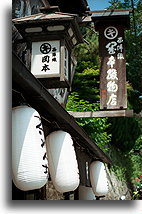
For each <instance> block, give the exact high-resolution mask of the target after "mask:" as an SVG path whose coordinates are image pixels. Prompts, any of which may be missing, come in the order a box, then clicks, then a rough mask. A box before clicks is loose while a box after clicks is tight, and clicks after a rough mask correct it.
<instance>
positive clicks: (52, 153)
mask: <svg viewBox="0 0 142 214" xmlns="http://www.w3.org/2000/svg"><path fill="white" fill-rule="evenodd" d="M46 145H47V154H48V163H49V172H50V175H51V179H52V181H53V184H54V186H55V188H56V190H57V191H58V192H61V193H63V192H69V191H74V190H75V189H76V188H77V187H78V185H79V182H80V180H79V170H78V163H77V159H76V153H75V150H74V146H73V140H72V138H71V136H70V135H69V134H68V133H67V132H64V131H61V130H59V131H55V132H52V133H50V134H49V135H48V137H47V138H46Z"/></svg>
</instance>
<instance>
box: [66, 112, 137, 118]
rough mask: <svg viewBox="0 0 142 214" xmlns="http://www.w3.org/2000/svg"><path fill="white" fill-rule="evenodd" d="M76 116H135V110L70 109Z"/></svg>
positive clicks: (71, 113)
mask: <svg viewBox="0 0 142 214" xmlns="http://www.w3.org/2000/svg"><path fill="white" fill-rule="evenodd" d="M68 113H69V114H70V115H72V116H73V117H75V118H98V117H133V110H114V111H88V112H87V111H86V112H73V111H68Z"/></svg>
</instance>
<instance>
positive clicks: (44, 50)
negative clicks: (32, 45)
mask: <svg viewBox="0 0 142 214" xmlns="http://www.w3.org/2000/svg"><path fill="white" fill-rule="evenodd" d="M51 51H52V62H57V59H56V51H57V49H56V47H53V48H52V46H51V45H50V44H49V43H43V44H42V45H41V46H40V52H41V53H42V54H48V53H50V52H51ZM49 62H50V56H49V55H44V56H43V57H42V63H46V64H43V65H42V69H41V71H44V72H46V71H49V70H50V67H49Z"/></svg>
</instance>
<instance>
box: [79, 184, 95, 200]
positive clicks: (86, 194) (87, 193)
mask: <svg viewBox="0 0 142 214" xmlns="http://www.w3.org/2000/svg"><path fill="white" fill-rule="evenodd" d="M79 200H96V197H95V194H94V192H93V190H92V188H91V187H86V186H79Z"/></svg>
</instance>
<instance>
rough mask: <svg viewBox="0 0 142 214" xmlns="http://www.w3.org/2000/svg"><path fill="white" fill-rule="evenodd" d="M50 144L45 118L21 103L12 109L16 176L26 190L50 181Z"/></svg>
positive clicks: (21, 187) (18, 186)
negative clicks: (47, 152)
mask: <svg viewBox="0 0 142 214" xmlns="http://www.w3.org/2000/svg"><path fill="white" fill-rule="evenodd" d="M47 164H48V162H47V156H46V146H45V139H44V134H43V127H42V124H41V118H40V116H39V114H38V112H37V111H36V110H34V109H33V108H30V107H28V106H19V107H16V108H13V110H12V176H13V182H14V184H15V186H16V187H17V188H19V189H20V190H23V191H28V190H33V189H39V188H41V187H42V186H44V185H45V184H46V183H47V180H48V176H47V175H48V168H47V167H48V166H47Z"/></svg>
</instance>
